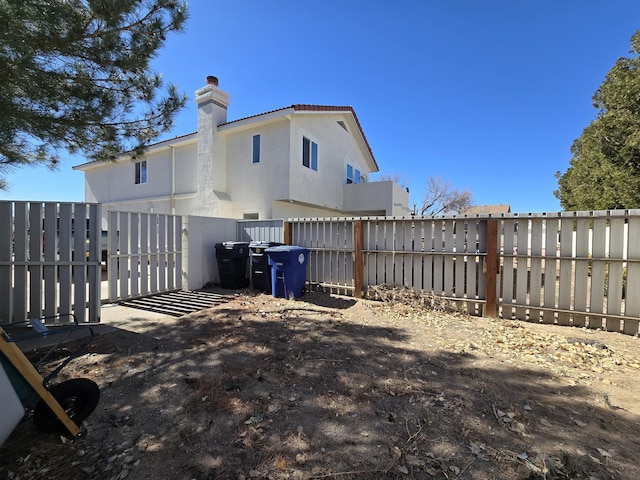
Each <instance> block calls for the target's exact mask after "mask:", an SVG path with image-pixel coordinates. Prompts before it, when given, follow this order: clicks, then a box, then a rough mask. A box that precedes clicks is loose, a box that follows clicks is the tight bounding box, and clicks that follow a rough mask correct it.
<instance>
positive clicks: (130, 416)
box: [0, 290, 640, 480]
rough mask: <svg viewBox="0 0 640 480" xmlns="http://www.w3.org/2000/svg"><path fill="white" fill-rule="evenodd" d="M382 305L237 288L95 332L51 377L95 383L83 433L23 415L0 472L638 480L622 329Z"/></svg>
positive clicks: (633, 368)
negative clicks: (96, 397) (177, 312)
mask: <svg viewBox="0 0 640 480" xmlns="http://www.w3.org/2000/svg"><path fill="white" fill-rule="evenodd" d="M394 297H395V300H388V301H386V302H381V301H369V300H354V299H352V298H349V297H340V296H335V295H329V294H325V293H308V294H306V295H304V296H303V297H302V298H301V299H299V300H283V299H275V298H272V297H271V296H269V295H266V294H260V293H255V292H252V291H249V290H247V291H242V292H239V293H236V294H231V295H230V301H229V302H228V303H225V304H222V305H219V306H217V307H213V308H210V309H207V310H203V311H200V312H197V313H194V314H191V315H188V316H184V317H181V318H175V319H174V318H167V319H166V320H162V321H148V322H140V323H139V324H137V325H135V326H134V327H132V328H131V329H127V330H125V329H117V330H116V331H114V332H111V333H106V334H102V335H99V336H97V337H96V339H95V340H94V342H93V343H92V344H91V345H90V346H89V347H88V352H87V353H86V354H85V355H83V356H81V357H80V358H78V359H77V360H75V361H74V362H73V363H72V364H70V365H69V366H68V367H67V368H66V369H65V370H63V374H64V375H65V376H67V377H71V378H75V377H85V378H90V379H93V380H94V381H95V382H97V383H98V385H99V386H100V389H101V399H100V403H99V405H98V407H97V409H96V410H95V412H94V413H93V414H92V415H91V416H90V417H89V418H88V419H87V420H86V421H85V423H84V429H83V434H82V435H81V436H80V437H78V438H76V439H73V440H71V439H67V438H65V437H61V436H59V435H54V434H41V433H38V432H37V431H36V430H35V427H34V426H33V422H32V421H31V419H30V418H29V416H27V417H26V418H25V419H24V420H23V421H22V422H21V423H20V425H19V426H18V427H17V429H16V430H15V431H14V432H13V434H12V435H11V436H10V437H9V439H8V440H7V441H6V442H5V444H4V445H3V446H2V447H1V448H0V478H7V479H11V480H18V479H29V480H33V479H54V480H55V479H65V480H68V479H88V480H92V479H114V480H115V479H125V478H127V479H136V480H137V479H186V480H190V479H197V480H201V479H234V480H241V479H253V478H257V479H263V478H269V479H340V480H343V479H344V480H347V479H474V480H483V479H538V478H540V479H589V480H596V479H597V480H613V479H628V480H632V479H638V478H640V466H639V465H638V461H639V460H640V439H639V438H638V429H639V427H640V403H639V398H640V382H638V376H639V375H640V350H639V349H638V345H639V344H638V342H639V340H638V339H637V338H633V337H628V336H624V335H621V334H614V333H607V332H601V331H589V330H586V329H578V328H569V327H557V326H548V325H547V326H545V325H538V324H527V323H521V322H515V321H502V320H492V319H483V318H477V317H468V316H464V315H457V314H450V313H446V312H443V311H441V307H442V305H439V304H437V302H436V304H434V302H431V301H429V300H428V299H425V298H420V297H418V296H411V295H409V294H407V295H404V296H403V295H394ZM389 298H390V297H389Z"/></svg>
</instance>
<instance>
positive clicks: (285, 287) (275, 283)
mask: <svg viewBox="0 0 640 480" xmlns="http://www.w3.org/2000/svg"><path fill="white" fill-rule="evenodd" d="M265 253H266V254H267V256H268V258H269V265H270V266H271V295H272V296H273V297H276V298H299V297H301V296H302V289H303V288H304V284H305V282H306V280H307V263H309V249H308V248H305V247H294V246H290V245H282V246H280V247H271V248H267V249H266V250H265Z"/></svg>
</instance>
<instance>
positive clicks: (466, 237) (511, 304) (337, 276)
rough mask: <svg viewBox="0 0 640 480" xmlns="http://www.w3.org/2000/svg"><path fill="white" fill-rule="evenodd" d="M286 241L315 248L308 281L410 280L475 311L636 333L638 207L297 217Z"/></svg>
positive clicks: (351, 287) (350, 284)
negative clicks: (588, 210) (614, 209)
mask: <svg viewBox="0 0 640 480" xmlns="http://www.w3.org/2000/svg"><path fill="white" fill-rule="evenodd" d="M284 242H285V243H287V244H290V245H300V246H304V247H308V248H309V249H310V250H311V254H310V258H309V266H308V270H307V282H308V285H309V287H310V288H311V289H323V290H328V291H333V292H336V293H342V294H349V295H354V296H356V297H361V296H363V295H364V296H367V295H369V294H370V292H371V287H372V286H374V285H381V284H389V285H396V286H404V287H407V288H411V289H416V290H426V291H431V292H433V293H434V294H436V295H438V296H441V297H445V298H447V299H449V300H451V301H453V302H456V303H457V304H458V306H459V308H460V309H461V310H463V311H466V312H468V313H470V314H472V315H479V314H483V315H485V316H492V317H495V316H501V317H502V318H509V319H520V320H527V321H534V322H543V323H556V324H560V325H574V326H586V327H589V328H602V329H605V330H608V331H616V332H624V333H627V334H630V335H636V334H638V328H639V323H640V295H638V293H640V292H639V290H640V210H621V211H597V212H561V213H554V214H544V213H543V214H527V215H519V214H507V215H498V216H491V215H486V216H480V215H478V216H452V217H428V218H389V217H375V218H316V219H294V220H289V221H288V222H286V223H285V228H284Z"/></svg>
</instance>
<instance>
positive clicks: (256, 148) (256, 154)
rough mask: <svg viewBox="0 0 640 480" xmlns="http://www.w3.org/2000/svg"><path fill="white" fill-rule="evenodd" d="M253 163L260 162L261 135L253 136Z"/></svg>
mask: <svg viewBox="0 0 640 480" xmlns="http://www.w3.org/2000/svg"><path fill="white" fill-rule="evenodd" d="M253 163H260V135H254V136H253Z"/></svg>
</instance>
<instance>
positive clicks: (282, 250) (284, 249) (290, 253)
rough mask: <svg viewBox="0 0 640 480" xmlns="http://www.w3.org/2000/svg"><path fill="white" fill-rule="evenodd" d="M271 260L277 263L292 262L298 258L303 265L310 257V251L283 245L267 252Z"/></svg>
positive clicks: (304, 248) (268, 249)
mask: <svg viewBox="0 0 640 480" xmlns="http://www.w3.org/2000/svg"><path fill="white" fill-rule="evenodd" d="M265 253H266V254H267V255H269V258H271V259H274V260H276V261H278V260H279V261H287V260H288V261H292V259H294V258H297V259H298V262H299V263H300V264H303V263H304V262H305V260H306V258H307V257H308V256H309V249H308V248H306V247H297V246H294V245H282V246H280V247H271V248H267V249H266V250H265Z"/></svg>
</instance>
